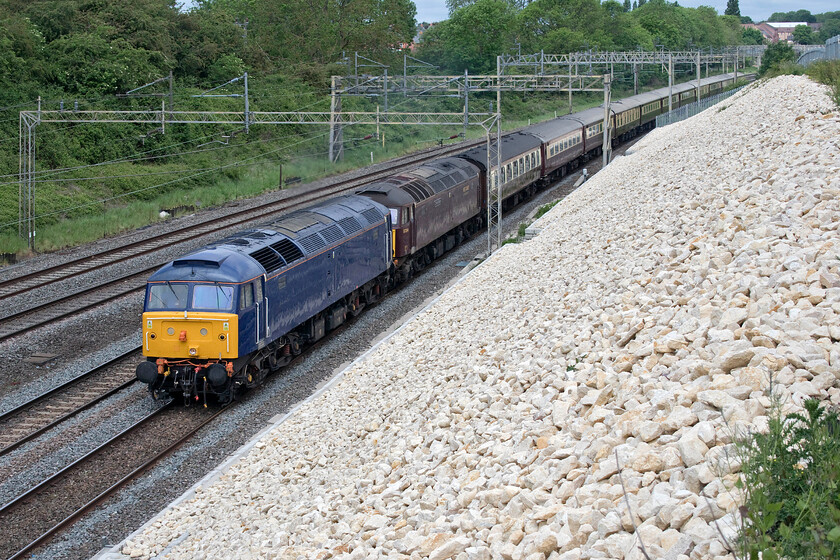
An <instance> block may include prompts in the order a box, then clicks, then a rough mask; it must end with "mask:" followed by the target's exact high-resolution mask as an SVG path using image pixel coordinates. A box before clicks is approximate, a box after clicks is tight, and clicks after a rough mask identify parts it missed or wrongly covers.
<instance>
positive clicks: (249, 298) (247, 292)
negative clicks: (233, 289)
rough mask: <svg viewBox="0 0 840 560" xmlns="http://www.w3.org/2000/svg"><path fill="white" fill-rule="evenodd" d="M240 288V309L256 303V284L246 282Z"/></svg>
mask: <svg viewBox="0 0 840 560" xmlns="http://www.w3.org/2000/svg"><path fill="white" fill-rule="evenodd" d="M239 290H240V292H239V309H247V308H248V307H251V306H252V305H254V286H253V285H252V284H244V285H243V286H242V287H241V288H240V289H239Z"/></svg>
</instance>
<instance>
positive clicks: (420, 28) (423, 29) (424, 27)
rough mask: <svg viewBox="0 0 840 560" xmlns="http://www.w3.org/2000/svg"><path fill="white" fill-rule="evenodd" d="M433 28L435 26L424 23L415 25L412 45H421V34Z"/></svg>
mask: <svg viewBox="0 0 840 560" xmlns="http://www.w3.org/2000/svg"><path fill="white" fill-rule="evenodd" d="M434 26H435V24H434V23H426V22H425V21H424V22H423V23H419V24H417V30H416V33H415V34H414V40H413V42H414V44H415V45H419V44H420V43H422V42H423V34H424V33H425V32H426V31H428V30H429V29H431V28H432V27H434Z"/></svg>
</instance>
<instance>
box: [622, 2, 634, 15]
mask: <svg viewBox="0 0 840 560" xmlns="http://www.w3.org/2000/svg"><path fill="white" fill-rule="evenodd" d="M632 9H633V5H632V4H630V0H624V11H625V12H629V11H630V10H632Z"/></svg>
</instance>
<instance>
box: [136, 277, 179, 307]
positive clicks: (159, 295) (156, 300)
mask: <svg viewBox="0 0 840 560" xmlns="http://www.w3.org/2000/svg"><path fill="white" fill-rule="evenodd" d="M188 291H189V286H187V284H173V283H172V282H166V283H165V284H152V285H151V286H150V287H149V301H148V302H146V309H186V308H187V292H188Z"/></svg>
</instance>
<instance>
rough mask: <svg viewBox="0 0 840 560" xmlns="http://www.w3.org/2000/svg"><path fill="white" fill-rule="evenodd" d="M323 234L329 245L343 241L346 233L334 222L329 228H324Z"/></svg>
mask: <svg viewBox="0 0 840 560" xmlns="http://www.w3.org/2000/svg"><path fill="white" fill-rule="evenodd" d="M321 236H322V237H323V238H324V239H325V240H326V242H327V244H328V245H332V244H333V243H337V242H338V241H341V239H342V238H343V237H344V233H343V232H342V231H341V230H340V229H339V227H338V226H337V225H335V224H333V225H331V226H330V227H328V228H325V229H322V230H321Z"/></svg>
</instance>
